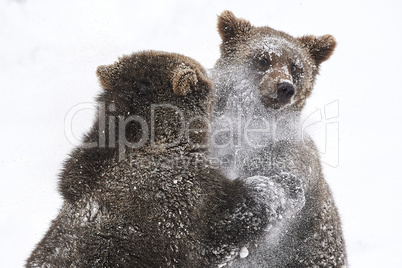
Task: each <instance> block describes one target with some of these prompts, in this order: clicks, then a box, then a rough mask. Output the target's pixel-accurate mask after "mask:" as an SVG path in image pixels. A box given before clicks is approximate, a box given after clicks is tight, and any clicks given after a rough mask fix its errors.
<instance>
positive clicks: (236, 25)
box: [218, 10, 252, 42]
mask: <svg viewBox="0 0 402 268" xmlns="http://www.w3.org/2000/svg"><path fill="white" fill-rule="evenodd" d="M251 27H252V26H251V24H250V22H249V21H246V20H244V19H238V18H236V17H235V15H234V14H233V13H232V12H230V11H228V10H226V11H223V12H222V13H221V15H220V16H218V31H219V34H220V36H221V38H222V41H223V42H227V41H229V40H236V39H239V38H242V37H244V36H247V35H248V33H249V32H250V31H251Z"/></svg>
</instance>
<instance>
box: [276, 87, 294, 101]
mask: <svg viewBox="0 0 402 268" xmlns="http://www.w3.org/2000/svg"><path fill="white" fill-rule="evenodd" d="M276 90H277V93H278V101H279V102H280V103H289V102H290V100H291V99H292V97H293V96H294V94H295V93H296V89H295V87H294V86H293V84H291V83H288V82H281V83H278V84H277V85H276Z"/></svg>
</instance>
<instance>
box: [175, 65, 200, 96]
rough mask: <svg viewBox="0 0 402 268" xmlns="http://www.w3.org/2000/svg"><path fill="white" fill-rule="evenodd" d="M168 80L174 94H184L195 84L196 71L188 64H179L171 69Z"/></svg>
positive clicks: (196, 80)
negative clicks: (170, 76) (169, 79)
mask: <svg viewBox="0 0 402 268" xmlns="http://www.w3.org/2000/svg"><path fill="white" fill-rule="evenodd" d="M170 82H171V83H172V87H173V93H174V94H176V95H178V96H185V95H187V94H188V93H190V91H191V89H194V88H195V86H196V85H197V83H198V79H197V73H196V72H195V71H194V70H193V69H192V68H191V67H189V66H182V65H180V66H178V67H177V68H176V69H175V70H174V71H173V76H172V78H171V81H170Z"/></svg>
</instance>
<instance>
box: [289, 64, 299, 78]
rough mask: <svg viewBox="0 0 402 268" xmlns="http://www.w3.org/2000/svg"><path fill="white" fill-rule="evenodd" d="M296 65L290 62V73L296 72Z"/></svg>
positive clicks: (294, 73)
mask: <svg viewBox="0 0 402 268" xmlns="http://www.w3.org/2000/svg"><path fill="white" fill-rule="evenodd" d="M297 69H298V68H297V66H296V64H292V66H291V67H290V71H291V72H292V75H296V73H297Z"/></svg>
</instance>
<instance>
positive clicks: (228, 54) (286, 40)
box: [215, 11, 336, 111]
mask: <svg viewBox="0 0 402 268" xmlns="http://www.w3.org/2000/svg"><path fill="white" fill-rule="evenodd" d="M218 31H219V34H220V36H221V38H222V44H221V57H220V59H219V60H218V61H217V63H216V66H215V69H217V70H219V72H221V73H225V74H224V75H225V76H228V79H229V80H231V81H234V83H237V84H240V83H241V82H242V81H244V80H249V81H250V80H251V85H254V86H256V87H258V92H259V94H260V98H261V100H262V102H263V103H264V105H265V106H266V107H268V108H270V109H290V110H296V111H300V110H301V109H302V108H303V107H304V105H305V102H306V99H307V97H309V96H310V94H311V91H312V88H313V85H314V81H315V77H316V75H317V74H318V70H319V66H320V64H321V63H322V62H324V61H325V60H327V59H328V58H329V57H330V56H331V54H332V52H333V51H334V48H335V46H336V42H335V39H334V37H332V36H331V35H324V36H319V37H316V36H312V35H307V36H302V37H299V38H295V37H292V36H290V35H288V34H286V33H284V32H281V31H277V30H274V29H272V28H270V27H255V26H252V25H251V24H250V22H249V21H246V20H244V19H239V18H236V17H235V16H234V15H233V13H232V12H230V11H224V12H223V13H222V14H221V15H220V16H219V17H218ZM218 87H219V86H218ZM224 88H225V87H224ZM226 88H227V87H226ZM219 90H220V88H219ZM218 95H219V94H218ZM223 95H224V94H223ZM220 101H225V100H224V99H222V100H220ZM218 105H220V104H219V103H218Z"/></svg>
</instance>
